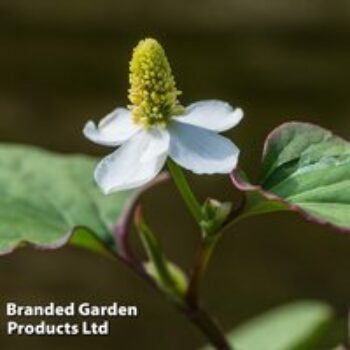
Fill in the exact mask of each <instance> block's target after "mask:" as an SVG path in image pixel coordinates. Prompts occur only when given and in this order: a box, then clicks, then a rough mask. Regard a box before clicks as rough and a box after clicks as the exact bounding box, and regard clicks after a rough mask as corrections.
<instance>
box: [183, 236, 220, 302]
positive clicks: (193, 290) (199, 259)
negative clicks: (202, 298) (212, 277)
mask: <svg viewBox="0 0 350 350" xmlns="http://www.w3.org/2000/svg"><path fill="white" fill-rule="evenodd" d="M219 237H220V235H213V236H211V235H210V236H205V237H204V238H203V239H202V241H201V245H200V247H199V250H198V252H197V255H196V257H195V260H194V263H193V266H192V270H191V272H190V278H189V286H188V289H187V293H186V300H187V302H188V303H189V305H196V304H197V302H198V298H199V287H200V283H201V281H202V279H203V276H204V274H205V271H206V269H207V266H208V263H209V260H210V258H211V255H212V253H213V250H214V248H215V246H216V243H217V241H218V239H219Z"/></svg>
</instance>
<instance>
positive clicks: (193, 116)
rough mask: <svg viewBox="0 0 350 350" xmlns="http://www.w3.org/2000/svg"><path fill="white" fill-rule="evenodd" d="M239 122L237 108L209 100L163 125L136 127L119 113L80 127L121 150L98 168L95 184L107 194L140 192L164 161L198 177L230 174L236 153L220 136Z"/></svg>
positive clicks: (124, 111)
mask: <svg viewBox="0 0 350 350" xmlns="http://www.w3.org/2000/svg"><path fill="white" fill-rule="evenodd" d="M242 117H243V112H242V110H241V109H240V108H236V109H234V108H232V107H231V106H230V105H229V104H228V103H226V102H222V101H218V100H207V101H199V102H196V103H193V104H191V105H190V106H188V107H187V108H186V109H184V112H183V113H182V114H181V115H175V116H172V117H171V118H169V121H168V122H167V123H166V125H164V124H159V125H158V124H154V125H152V126H150V127H149V126H148V127H145V126H144V125H143V124H142V123H137V122H135V118H133V116H132V111H130V110H128V109H126V108H117V109H115V110H114V111H113V112H112V113H110V114H108V115H107V116H106V117H105V118H103V119H102V120H101V121H100V122H99V124H98V125H97V126H96V125H95V123H94V122H93V121H89V122H87V124H86V125H85V127H84V135H85V136H86V137H87V138H88V139H90V140H91V141H93V142H95V143H98V144H101V145H106V146H120V147H119V148H118V149H117V150H115V151H114V152H113V153H112V154H110V155H109V156H107V157H106V158H104V159H103V160H102V161H101V162H100V163H99V164H98V166H97V168H96V170H95V179H96V181H97V183H98V185H99V186H100V187H101V189H102V190H103V192H104V193H106V194H108V193H112V192H115V191H121V190H127V189H131V188H135V187H139V186H142V185H144V184H145V183H147V182H149V181H150V180H152V179H153V178H154V177H155V176H156V175H157V174H158V173H159V172H160V171H161V169H162V168H163V166H164V164H165V161H166V159H167V157H170V158H171V159H172V160H173V161H174V162H176V163H177V164H178V165H180V166H181V167H183V168H185V169H188V170H191V171H192V172H194V173H196V174H217V173H220V174H225V173H230V172H231V171H232V170H233V169H234V168H235V167H236V165H237V161H238V155H239V150H238V148H237V147H236V146H235V145H234V144H233V143H232V142H231V141H230V140H229V139H227V138H225V137H223V136H221V135H218V133H219V132H223V131H226V130H229V129H231V128H233V127H234V126H236V125H237V124H238V123H239V122H240V120H241V119H242Z"/></svg>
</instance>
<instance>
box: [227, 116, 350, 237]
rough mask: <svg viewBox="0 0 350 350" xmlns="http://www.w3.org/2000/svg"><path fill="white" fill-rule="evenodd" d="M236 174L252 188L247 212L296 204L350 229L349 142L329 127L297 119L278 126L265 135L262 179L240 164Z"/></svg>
mask: <svg viewBox="0 0 350 350" xmlns="http://www.w3.org/2000/svg"><path fill="white" fill-rule="evenodd" d="M231 178H232V181H233V183H234V184H235V185H236V186H237V187H238V188H239V189H241V190H243V191H248V195H247V206H246V211H245V213H244V214H243V215H252V214H258V213H263V212H270V211H276V210H295V211H298V212H300V213H302V214H303V215H304V216H305V217H306V218H307V219H310V220H312V221H314V222H317V223H327V224H330V225H332V226H335V227H337V228H339V229H341V230H345V231H348V230H350V143H349V142H347V141H346V140H344V139H342V138H340V137H338V136H335V135H334V134H332V133H331V132H330V131H328V130H326V129H323V128H321V127H319V126H316V125H311V124H307V123H297V122H293V123H287V124H284V125H282V126H280V127H278V128H277V129H275V130H274V131H273V132H272V133H271V134H270V135H269V136H268V138H267V140H266V143H265V148H264V152H263V162H262V175H261V177H260V181H258V185H256V186H255V185H252V184H251V183H250V182H249V181H248V180H247V178H246V177H245V175H244V174H243V173H242V172H240V171H238V170H236V171H234V172H233V174H232V175H231Z"/></svg>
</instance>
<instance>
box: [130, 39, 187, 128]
mask: <svg viewBox="0 0 350 350" xmlns="http://www.w3.org/2000/svg"><path fill="white" fill-rule="evenodd" d="M129 82H130V89H129V100H130V102H131V104H132V105H131V106H130V108H131V111H132V116H133V120H134V122H135V123H141V124H143V125H144V126H145V127H146V128H147V127H151V126H153V125H158V126H166V125H167V123H168V121H169V119H170V118H171V117H172V116H175V115H177V114H179V113H180V112H181V111H183V108H182V107H181V105H180V104H179V102H178V96H179V95H180V94H181V92H180V91H178V90H177V89H176V85H175V79H174V76H173V74H172V71H171V67H170V64H169V61H168V59H167V57H166V55H165V52H164V49H163V48H162V46H161V45H160V44H159V43H158V41H157V40H155V39H144V40H141V41H140V42H139V44H138V45H137V46H136V47H135V49H134V52H133V56H132V59H131V62H130V77H129Z"/></svg>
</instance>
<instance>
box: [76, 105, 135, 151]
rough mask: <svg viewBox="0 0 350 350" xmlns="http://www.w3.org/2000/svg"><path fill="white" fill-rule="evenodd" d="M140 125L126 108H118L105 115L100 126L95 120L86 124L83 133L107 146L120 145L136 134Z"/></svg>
mask: <svg viewBox="0 0 350 350" xmlns="http://www.w3.org/2000/svg"><path fill="white" fill-rule="evenodd" d="M139 130H140V127H139V126H138V125H136V124H135V123H134V122H133V121H132V118H131V112H130V111H129V110H127V109H126V108H117V109H115V110H114V111H113V112H112V113H110V114H108V115H107V116H106V117H104V118H103V119H102V120H101V121H100V122H99V123H98V126H96V125H95V123H94V122H93V121H91V120H90V121H88V122H87V123H86V124H85V127H84V130H83V133H84V135H85V136H86V137H87V138H88V139H89V140H91V141H93V142H95V143H98V144H100V145H105V146H118V145H121V144H122V143H124V142H125V141H127V140H128V139H129V138H130V137H131V136H133V135H134V134H136V133H137V132H138V131H139Z"/></svg>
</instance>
